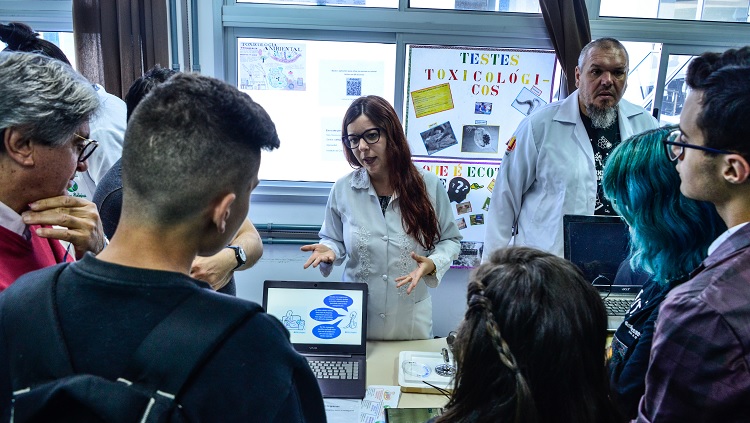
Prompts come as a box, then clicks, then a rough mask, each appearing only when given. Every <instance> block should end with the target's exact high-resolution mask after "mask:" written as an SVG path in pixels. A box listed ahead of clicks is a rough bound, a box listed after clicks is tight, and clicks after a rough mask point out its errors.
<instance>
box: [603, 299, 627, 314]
mask: <svg viewBox="0 0 750 423" xmlns="http://www.w3.org/2000/svg"><path fill="white" fill-rule="evenodd" d="M632 303H633V301H632V300H625V299H622V298H605V299H604V307H606V308H607V314H608V315H610V316H624V315H625V313H627V312H628V310H630V305H631V304H632Z"/></svg>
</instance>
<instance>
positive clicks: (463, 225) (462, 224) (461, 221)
mask: <svg viewBox="0 0 750 423" xmlns="http://www.w3.org/2000/svg"><path fill="white" fill-rule="evenodd" d="M456 226H458V229H459V230H461V229H466V219H464V218H463V217H462V218H460V219H456Z"/></svg>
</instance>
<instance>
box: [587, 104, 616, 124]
mask: <svg viewBox="0 0 750 423" xmlns="http://www.w3.org/2000/svg"><path fill="white" fill-rule="evenodd" d="M586 111H587V112H588V114H589V118H590V119H591V126H593V127H594V128H597V129H605V128H609V127H610V126H612V124H613V123H615V120H616V119H617V106H614V107H607V108H604V109H600V108H598V107H596V106H593V105H591V106H586Z"/></svg>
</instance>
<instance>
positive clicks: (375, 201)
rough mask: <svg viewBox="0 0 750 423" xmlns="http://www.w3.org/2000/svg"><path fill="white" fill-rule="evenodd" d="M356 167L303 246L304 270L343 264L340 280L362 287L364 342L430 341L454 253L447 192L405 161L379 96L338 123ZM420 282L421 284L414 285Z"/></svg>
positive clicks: (399, 134) (393, 120) (456, 245)
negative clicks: (434, 292) (435, 294)
mask: <svg viewBox="0 0 750 423" xmlns="http://www.w3.org/2000/svg"><path fill="white" fill-rule="evenodd" d="M341 134H342V142H343V150H344V154H345V156H346V160H347V161H348V162H349V164H350V165H351V166H352V167H353V168H354V169H355V170H354V171H353V172H351V173H350V174H348V175H346V176H344V177H343V178H341V179H339V180H338V181H337V182H336V183H335V184H334V186H333V189H332V190H331V194H330V196H329V198H328V205H327V206H326V216H325V221H324V222H323V226H322V228H321V230H320V238H321V239H320V243H318V244H312V245H305V246H303V247H302V251H309V252H311V255H310V257H309V259H308V260H307V262H306V263H305V265H304V267H305V268H308V267H309V266H310V265H312V266H313V267H317V266H318V265H320V270H321V272H322V273H323V275H324V276H328V274H330V272H331V267H332V265H338V264H341V263H342V262H343V261H344V259H347V258H348V260H347V262H346V267H345V270H344V280H345V281H353V282H365V283H367V284H368V287H369V297H368V298H369V300H368V305H367V335H368V339H381V340H385V339H388V340H395V339H428V338H432V299H431V298H430V293H429V291H428V290H427V288H428V287H430V288H435V287H437V285H438V284H439V283H440V280H441V279H442V277H443V275H444V274H445V272H446V271H447V270H448V269H449V268H450V265H451V263H452V262H453V260H454V259H455V258H456V257H457V256H458V253H459V250H460V240H461V235H460V234H459V232H458V227H457V226H456V223H455V221H454V218H453V213H452V211H451V209H450V201H449V199H448V194H447V193H446V191H445V188H444V187H443V184H442V183H441V182H440V180H439V179H438V178H437V177H436V176H435V175H434V174H432V173H429V172H426V171H424V170H421V169H418V168H417V167H416V166H414V164H413V163H412V161H411V152H410V150H409V144H408V143H407V141H406V137H405V136H404V130H403V128H402V126H401V122H400V121H399V120H398V116H397V115H396V111H395V110H394V109H393V106H391V105H390V104H389V103H388V102H387V101H386V100H385V99H383V98H381V97H378V96H372V95H371V96H366V97H360V98H358V99H356V100H354V102H352V104H351V105H350V106H349V108H348V110H347V111H346V114H345V115H344V121H343V123H342V125H341ZM420 281H423V283H420Z"/></svg>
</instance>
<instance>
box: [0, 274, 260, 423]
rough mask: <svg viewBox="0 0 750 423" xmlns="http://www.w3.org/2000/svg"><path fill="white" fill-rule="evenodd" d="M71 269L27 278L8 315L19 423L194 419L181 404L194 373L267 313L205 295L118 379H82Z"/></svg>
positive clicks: (191, 301)
mask: <svg viewBox="0 0 750 423" xmlns="http://www.w3.org/2000/svg"><path fill="white" fill-rule="evenodd" d="M66 267H67V264H61V265H57V266H54V267H50V268H46V269H43V270H41V271H39V272H37V273H35V274H33V275H32V277H29V278H27V279H26V280H24V281H23V282H22V283H24V284H26V286H25V287H24V288H25V289H23V290H19V291H16V292H17V293H18V292H20V293H21V295H18V294H17V295H15V298H13V302H14V303H15V304H23V306H22V307H15V308H14V310H4V311H3V312H4V316H3V320H4V323H5V327H6V328H14V331H15V336H14V337H13V339H12V342H9V343H8V353H9V360H10V363H9V365H10V372H11V381H12V386H13V391H14V392H13V403H12V410H11V422H20V423H26V422H50V421H55V422H77V423H78V422H107V423H119V422H122V423H126V422H128V423H131V422H168V421H169V422H179V421H186V419H185V418H184V416H183V415H182V413H181V412H180V408H181V406H180V405H179V398H180V394H181V393H182V391H183V390H184V387H185V386H186V384H188V383H189V381H190V378H191V375H193V374H195V372H196V371H197V370H199V369H200V368H201V367H202V365H203V364H204V363H205V362H206V361H207V360H208V359H209V358H210V357H211V355H212V354H213V353H214V351H215V350H216V349H217V347H218V346H219V345H220V344H221V343H222V342H223V341H224V340H225V339H226V338H227V337H228V336H229V335H231V333H232V332H233V331H234V330H235V329H236V328H237V327H239V326H240V325H241V324H242V323H243V322H244V321H246V320H247V319H249V318H251V317H252V316H254V315H255V314H256V313H258V312H261V311H262V308H261V307H260V306H259V305H258V304H255V303H251V302H240V301H233V300H230V299H229V298H228V297H223V295H222V294H216V293H213V292H210V291H208V292H201V291H198V292H196V293H194V294H191V295H190V296H189V297H188V298H187V299H186V300H185V301H184V302H183V303H182V304H180V305H179V306H177V308H176V309H175V310H174V311H173V312H172V313H171V314H169V315H168V316H167V317H166V318H165V319H164V320H163V321H162V322H161V323H159V324H158V325H156V327H155V328H154V329H153V330H152V331H151V333H149V334H148V335H147V336H146V338H145V339H144V340H143V342H142V343H141V344H140V346H139V347H138V349H137V350H136V352H135V353H134V355H133V357H131V359H130V362H129V363H128V365H127V367H126V371H125V374H123V375H122V377H121V378H119V379H118V380H117V381H112V380H109V379H105V378H103V377H100V376H96V375H92V374H74V373H73V369H72V364H71V360H70V358H69V354H68V349H67V347H66V344H65V340H64V339H63V335H62V330H61V328H60V321H59V318H58V316H57V309H56V301H55V298H56V297H55V291H56V286H57V281H58V278H59V276H60V273H62V272H63V271H64V270H65V268H66ZM207 294H208V295H207ZM6 301H7V299H6ZM19 301H20V302H19ZM187 328H189V330H185V329H187Z"/></svg>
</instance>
